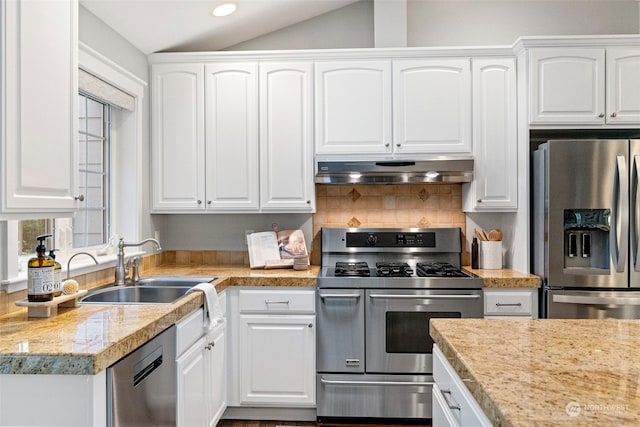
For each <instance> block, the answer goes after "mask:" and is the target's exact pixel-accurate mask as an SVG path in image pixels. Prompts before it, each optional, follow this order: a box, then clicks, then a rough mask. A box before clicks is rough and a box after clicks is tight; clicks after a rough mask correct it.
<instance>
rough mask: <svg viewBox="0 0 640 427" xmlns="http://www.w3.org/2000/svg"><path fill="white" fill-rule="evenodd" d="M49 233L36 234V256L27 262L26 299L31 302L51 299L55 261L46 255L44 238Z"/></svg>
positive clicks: (48, 235) (49, 235)
mask: <svg viewBox="0 0 640 427" xmlns="http://www.w3.org/2000/svg"><path fill="white" fill-rule="evenodd" d="M48 237H51V234H43V235H40V236H37V237H36V239H37V240H38V242H39V244H38V246H37V247H36V253H37V256H35V257H33V258H31V259H30V260H29V262H28V263H27V267H28V272H27V299H28V300H29V301H31V302H43V301H51V300H52V299H53V282H54V277H53V271H54V268H55V261H54V260H53V259H52V258H51V257H48V256H47V248H46V247H45V245H44V240H45V239H46V238H48Z"/></svg>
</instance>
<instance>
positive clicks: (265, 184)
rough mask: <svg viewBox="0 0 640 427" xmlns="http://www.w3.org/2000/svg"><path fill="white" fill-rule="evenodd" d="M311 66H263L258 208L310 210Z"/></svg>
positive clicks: (312, 203) (311, 196)
mask: <svg viewBox="0 0 640 427" xmlns="http://www.w3.org/2000/svg"><path fill="white" fill-rule="evenodd" d="M312 75H313V64H312V63H310V62H292V63H261V64H260V207H261V210H263V211H301V212H312V211H313V210H314V206H315V193H314V191H315V187H314V184H313V115H312V111H313V101H312V99H313V86H312V84H313V81H312Z"/></svg>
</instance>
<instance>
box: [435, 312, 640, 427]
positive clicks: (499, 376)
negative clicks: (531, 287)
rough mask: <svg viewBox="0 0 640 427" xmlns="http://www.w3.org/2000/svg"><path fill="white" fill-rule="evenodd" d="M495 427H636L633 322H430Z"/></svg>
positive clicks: (638, 348) (637, 365) (637, 326)
mask: <svg viewBox="0 0 640 427" xmlns="http://www.w3.org/2000/svg"><path fill="white" fill-rule="evenodd" d="M430 331H431V336H432V337H433V338H434V342H435V343H436V344H438V346H439V347H440V349H441V350H442V351H443V353H444V355H445V356H446V357H447V359H448V360H449V362H450V363H451V365H452V366H453V367H454V369H455V370H456V372H457V373H458V375H459V376H460V377H461V378H463V379H470V380H471V381H465V384H466V385H467V387H468V388H469V390H470V391H471V394H472V395H473V396H474V397H475V399H476V401H478V403H479V404H480V406H481V408H482V409H483V410H484V412H485V414H487V416H488V417H489V419H490V420H491V421H492V422H493V423H494V425H496V426H550V425H553V426H564V425H567V426H569V425H570V426H576V425H581V426H582V425H584V426H608V425H616V426H618V425H635V426H637V425H640V358H639V357H638V355H639V354H640V321H639V320H613V319H607V320H556V319H553V320H489V319H487V320H484V319H434V320H432V322H431V327H430Z"/></svg>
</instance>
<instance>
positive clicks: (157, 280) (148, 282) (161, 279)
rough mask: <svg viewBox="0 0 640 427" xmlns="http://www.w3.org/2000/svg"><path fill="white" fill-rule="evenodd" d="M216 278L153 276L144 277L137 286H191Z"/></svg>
mask: <svg viewBox="0 0 640 427" xmlns="http://www.w3.org/2000/svg"><path fill="white" fill-rule="evenodd" d="M213 280H215V277H179V276H176V277H174V276H155V277H154V276H151V277H142V278H140V281H139V282H138V283H136V284H135V286H144V287H146V286H175V287H180V288H191V287H193V286H195V285H197V284H198V283H206V282H211V281H213Z"/></svg>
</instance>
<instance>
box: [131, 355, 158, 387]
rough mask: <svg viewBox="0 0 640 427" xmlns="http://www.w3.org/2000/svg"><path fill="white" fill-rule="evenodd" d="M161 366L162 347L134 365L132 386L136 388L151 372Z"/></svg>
mask: <svg viewBox="0 0 640 427" xmlns="http://www.w3.org/2000/svg"><path fill="white" fill-rule="evenodd" d="M160 365H162V346H160V347H158V348H157V349H155V350H154V351H153V353H151V354H150V355H148V356H147V357H145V358H144V359H142V360H141V361H140V362H138V363H137V364H136V366H135V367H134V374H133V385H134V386H136V385H138V384H140V383H141V382H142V381H144V379H145V378H147V377H148V376H149V375H151V373H152V372H153V371H155V370H156V369H158V367H159V366H160Z"/></svg>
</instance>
